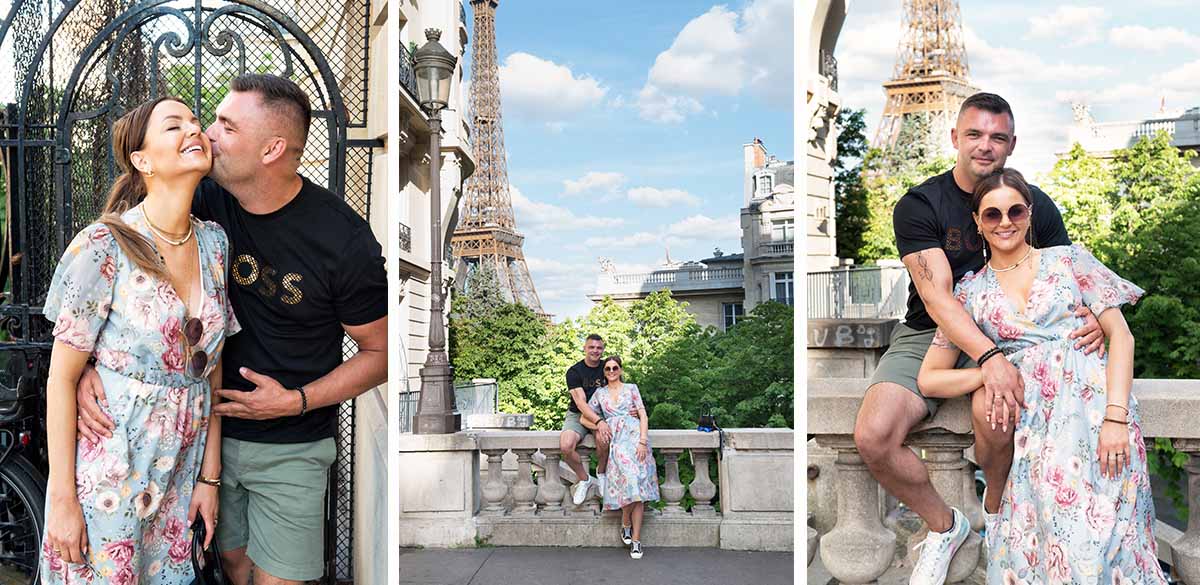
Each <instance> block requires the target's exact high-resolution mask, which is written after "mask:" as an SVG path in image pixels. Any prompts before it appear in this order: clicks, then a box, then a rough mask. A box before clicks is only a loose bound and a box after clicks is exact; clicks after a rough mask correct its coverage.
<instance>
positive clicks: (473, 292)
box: [451, 262, 507, 321]
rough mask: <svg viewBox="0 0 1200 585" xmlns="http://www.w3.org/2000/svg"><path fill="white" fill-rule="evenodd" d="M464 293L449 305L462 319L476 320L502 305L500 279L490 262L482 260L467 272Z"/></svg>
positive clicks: (503, 303) (502, 296)
mask: <svg viewBox="0 0 1200 585" xmlns="http://www.w3.org/2000/svg"><path fill="white" fill-rule="evenodd" d="M463 289H464V294H462V295H460V296H458V297H457V298H456V299H455V303H454V304H453V305H451V306H452V307H453V309H454V312H455V313H456V314H458V315H459V316H461V317H462V318H464V319H468V320H472V321H478V320H481V319H485V318H487V317H490V316H491V315H493V314H495V312H496V310H497V309H499V308H500V307H502V306H504V305H505V304H507V303H506V301H505V300H504V293H503V292H501V290H500V279H499V278H498V277H497V276H496V269H495V268H493V267H492V265H491V263H488V262H482V263H480V264H479V266H478V267H477V268H475V269H474V270H472V271H470V273H468V274H467V282H466V283H465V286H464V287H463Z"/></svg>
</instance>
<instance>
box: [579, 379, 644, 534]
mask: <svg viewBox="0 0 1200 585" xmlns="http://www.w3.org/2000/svg"><path fill="white" fill-rule="evenodd" d="M588 406H591V407H592V410H595V411H596V412H599V413H600V415H601V416H603V417H604V421H605V422H607V423H608V428H609V430H610V431H612V441H611V442H610V443H609V449H608V467H607V468H606V472H607V474H608V481H607V482H606V483H605V488H604V494H603V496H604V509H605V510H620V509H621V508H623V507H625V506H628V505H629V504H632V503H634V502H654V501H657V500H658V467H657V466H656V465H655V463H654V453H652V452H651V451H650V439H649V437H647V438H646V459H645V461H638V457H637V446H638V441H640V440H641V438H642V429H641V422H639V421H638V419H637V418H636V417H634V416H632V415H631V414H629V413H630V411H632V410H637V409H639V408H641V409H645V408H646V406H645V404H643V403H642V394H641V393H640V392H638V387H637V384H622V385H621V390H620V391H618V392H617V399H616V400H615V401H614V400H613V399H612V396H611V395H610V392H609V390H608V386H601V387H599V388H597V389H596V392H595V393H594V394H592V398H591V399H590V400H588Z"/></svg>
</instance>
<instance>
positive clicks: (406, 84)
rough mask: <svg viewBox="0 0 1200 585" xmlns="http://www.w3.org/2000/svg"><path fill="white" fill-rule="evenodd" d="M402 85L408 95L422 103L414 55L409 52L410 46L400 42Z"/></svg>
mask: <svg viewBox="0 0 1200 585" xmlns="http://www.w3.org/2000/svg"><path fill="white" fill-rule="evenodd" d="M398 61H399V63H398V65H399V66H400V87H403V88H404V91H405V92H407V93H408V97H410V98H412V100H413V101H414V102H416V103H418V104H420V103H421V99H420V97H418V95H417V74H416V72H415V71H414V70H413V56H412V53H410V52H408V48H407V47H405V46H404V44H403V43H401V44H400V59H398Z"/></svg>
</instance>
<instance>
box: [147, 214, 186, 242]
mask: <svg viewBox="0 0 1200 585" xmlns="http://www.w3.org/2000/svg"><path fill="white" fill-rule="evenodd" d="M142 217H144V218H146V223H147V224H148V225H149V226H150V231H152V232H154V235H156V236H158V237H159V238H162V241H164V242H166V243H168V244H171V245H172V246H182V245H184V244H186V243H187V241H188V240H190V239H192V234H193V233H195V231H196V230H195V229H193V228H192V219H191V215H189V216H188V231H187V235H185V236H183V239H182V240H173V239H171V238H169V237H167V234H166V232H165V231H164V230H163V229H162V228H160V227H158V226H156V225H154V222H153V221H150V214H148V213H146V210H145V209H142Z"/></svg>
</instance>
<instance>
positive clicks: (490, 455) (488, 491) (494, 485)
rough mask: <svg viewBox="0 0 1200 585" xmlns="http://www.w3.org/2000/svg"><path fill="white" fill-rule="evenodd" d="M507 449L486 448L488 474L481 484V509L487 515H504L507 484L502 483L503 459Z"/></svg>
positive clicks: (481, 512)
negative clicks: (482, 502)
mask: <svg viewBox="0 0 1200 585" xmlns="http://www.w3.org/2000/svg"><path fill="white" fill-rule="evenodd" d="M507 451H508V449H486V450H483V453H484V454H485V455H487V466H488V476H487V481H486V482H484V484H483V501H484V506H483V510H481V511H480V512H479V513H480V514H484V515H487V516H503V515H504V496H506V495H508V484H506V483H504V470H503V465H504V463H503V459H504V453H505V452H507Z"/></svg>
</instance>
